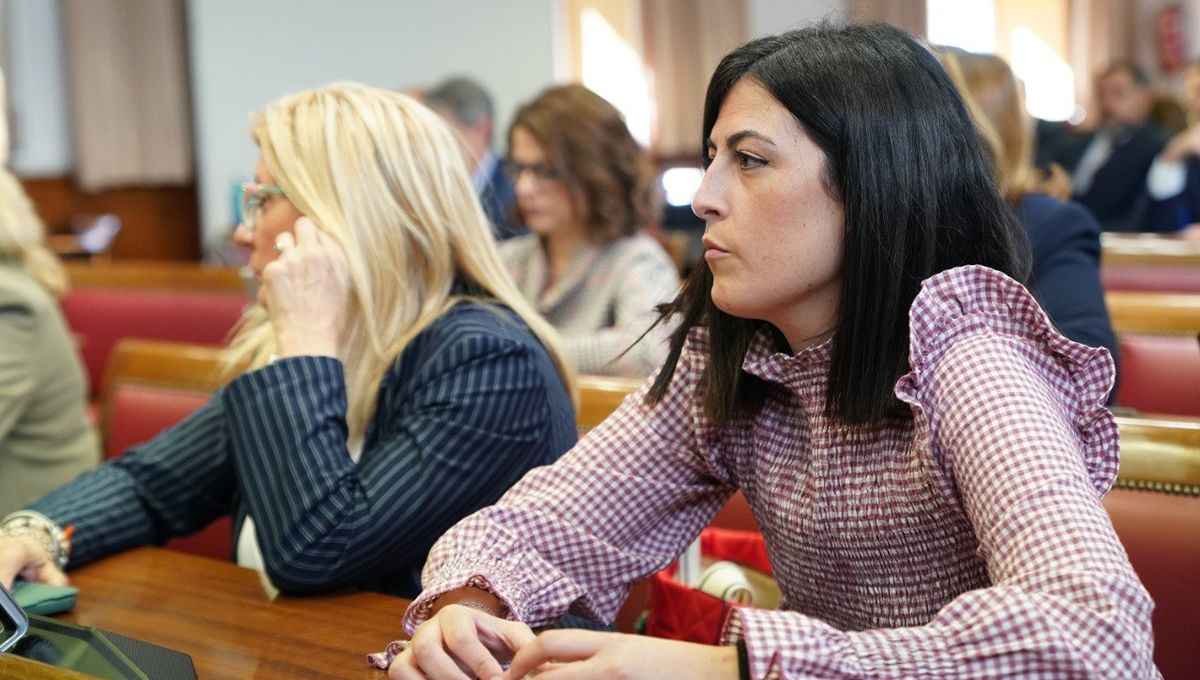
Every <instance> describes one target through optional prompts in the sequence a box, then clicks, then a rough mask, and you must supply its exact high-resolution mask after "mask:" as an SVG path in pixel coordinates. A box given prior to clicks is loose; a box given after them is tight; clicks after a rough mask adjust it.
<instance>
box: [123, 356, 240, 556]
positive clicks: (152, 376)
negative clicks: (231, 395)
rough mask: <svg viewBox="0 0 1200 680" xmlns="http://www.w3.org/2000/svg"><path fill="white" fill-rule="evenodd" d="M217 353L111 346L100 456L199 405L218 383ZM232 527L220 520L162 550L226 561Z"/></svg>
mask: <svg viewBox="0 0 1200 680" xmlns="http://www.w3.org/2000/svg"><path fill="white" fill-rule="evenodd" d="M220 375H221V372H220V363H219V359H218V350H216V349H214V348H209V347H200V346H191V345H181V344H175V343H164V342H155V341H146V340H133V339H125V340H121V341H119V342H118V343H117V344H116V347H115V348H114V349H113V352H112V355H111V358H110V359H109V363H108V367H107V368H106V371H105V380H104V400H103V427H102V431H103V433H104V456H105V458H115V457H117V456H120V455H121V454H122V453H124V452H125V451H126V450H127V449H129V448H130V447H132V446H135V445H137V444H141V443H142V442H145V441H148V440H150V439H153V438H154V437H155V436H156V435H157V434H158V433H159V432H162V431H163V430H166V429H168V428H170V427H171V426H173V425H175V424H176V423H178V422H179V421H181V420H183V419H184V418H186V417H187V416H188V415H189V414H191V413H192V412H193V411H195V410H196V409H198V408H200V407H201V406H203V405H204V403H205V402H206V401H208V399H209V397H210V396H211V394H212V392H213V390H215V389H216V388H217V387H218V386H219V385H220V384H221V377H220ZM232 536H233V532H232V528H231V524H230V519H229V517H228V516H226V517H221V518H219V519H217V520H215V521H214V522H212V523H211V524H209V525H208V526H207V527H206V528H204V529H203V530H201V531H200V532H199V533H196V534H193V535H191V536H187V537H184V538H176V539H172V540H170V541H168V542H167V547H168V548H172V549H175V550H182V551H184V552H189V553H192V554H196V555H203V556H206V557H213V558H216V559H220V560H225V561H228V560H229V559H230V556H231V555H233V545H232Z"/></svg>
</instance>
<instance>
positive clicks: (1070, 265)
mask: <svg viewBox="0 0 1200 680" xmlns="http://www.w3.org/2000/svg"><path fill="white" fill-rule="evenodd" d="M1018 211H1019V214H1020V218H1021V222H1022V224H1024V225H1025V231H1026V233H1027V234H1029V243H1030V245H1031V246H1032V248H1033V286H1034V292H1035V293H1036V294H1037V297H1038V299H1039V301H1040V302H1041V303H1042V308H1043V309H1045V310H1046V314H1048V315H1049V316H1050V320H1051V321H1052V322H1054V325H1055V326H1056V327H1057V328H1058V329H1059V331H1061V332H1062V334H1063V335H1065V336H1067V337H1068V338H1070V339H1072V340H1074V341H1075V342H1079V343H1082V344H1084V345H1088V346H1090V347H1107V348H1108V351H1109V353H1110V354H1112V358H1113V362H1114V363H1115V364H1116V367H1117V371H1118V372H1117V377H1116V380H1118V381H1119V380H1120V368H1121V361H1120V350H1119V349H1118V348H1117V337H1116V334H1115V333H1113V328H1112V321H1110V320H1109V317H1108V307H1107V306H1106V305H1105V304H1104V289H1103V287H1101V285H1100V225H1098V224H1097V223H1096V220H1095V219H1093V218H1092V216H1091V215H1090V214H1088V212H1087V210H1085V209H1084V208H1083V207H1082V206H1080V205H1079V204H1077V203H1064V202H1062V201H1058V200H1055V199H1053V198H1050V197H1049V196H1044V195H1042V194H1027V195H1026V196H1025V197H1024V198H1022V199H1021V203H1020V205H1019V206H1018ZM1115 394H1116V385H1115V384H1114V386H1113V391H1112V393H1111V394H1110V395H1109V399H1110V401H1111V399H1112V395H1115Z"/></svg>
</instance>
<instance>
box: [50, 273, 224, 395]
mask: <svg viewBox="0 0 1200 680" xmlns="http://www.w3.org/2000/svg"><path fill="white" fill-rule="evenodd" d="M245 306H246V297H245V295H243V294H242V293H238V292H228V291H226V292H216V293H200V292H167V291H144V290H137V289H105V288H74V289H71V291H70V292H68V293H67V295H66V297H64V298H63V301H62V307H63V314H64V316H65V317H66V319H67V325H68V326H70V327H71V330H72V331H73V332H74V333H75V335H76V336H77V337H78V338H79V342H80V354H81V356H82V358H83V363H84V366H85V367H86V368H87V373H88V383H89V385H91V388H90V389H91V395H92V396H95V395H96V394H97V393H98V392H99V387H100V384H101V380H102V378H103V370H104V366H105V364H106V363H107V362H108V355H109V354H110V353H111V352H112V348H113V345H115V344H116V342H117V341H118V340H120V339H121V338H147V339H151V340H173V341H177V342H187V343H194V344H200V345H218V344H221V342H223V341H224V339H225V337H226V336H227V335H228V334H229V331H230V329H232V328H233V326H234V325H235V324H236V323H237V322H238V320H239V319H240V318H241V316H242V310H243V309H244V308H245Z"/></svg>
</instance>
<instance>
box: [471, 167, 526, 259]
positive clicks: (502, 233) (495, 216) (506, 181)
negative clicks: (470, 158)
mask: <svg viewBox="0 0 1200 680" xmlns="http://www.w3.org/2000/svg"><path fill="white" fill-rule="evenodd" d="M514 200H515V195H514V188H513V181H512V177H509V175H508V170H506V169H505V167H504V164H503V163H496V167H494V168H492V174H491V179H489V180H488V184H487V186H486V187H484V189H483V192H482V193H480V194H479V202H480V203H482V204H483V212H484V213H486V214H487V218H488V221H489V222H491V223H492V233H493V234H494V235H495V236H496V240H497V241H503V240H504V239H507V238H512V237H513V236H519V235H521V234H524V233H525V231H526V230H525V227H523V226H521V225H520V224H519V223H518V222H516V221H515V220H513V219H511V216H510V212H511V211H512V206H513V201H514Z"/></svg>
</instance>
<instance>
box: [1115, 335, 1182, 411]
mask: <svg viewBox="0 0 1200 680" xmlns="http://www.w3.org/2000/svg"><path fill="white" fill-rule="evenodd" d="M1120 342H1121V384H1120V386H1119V387H1118V388H1117V403H1118V404H1120V405H1121V406H1128V407H1130V408H1135V409H1138V410H1139V411H1144V412H1147V413H1169V414H1175V415H1184V416H1200V342H1198V341H1197V340H1196V338H1194V337H1188V336H1166V335H1161V336H1160V335H1138V334H1136V333H1125V334H1122V335H1121V338H1120Z"/></svg>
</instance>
